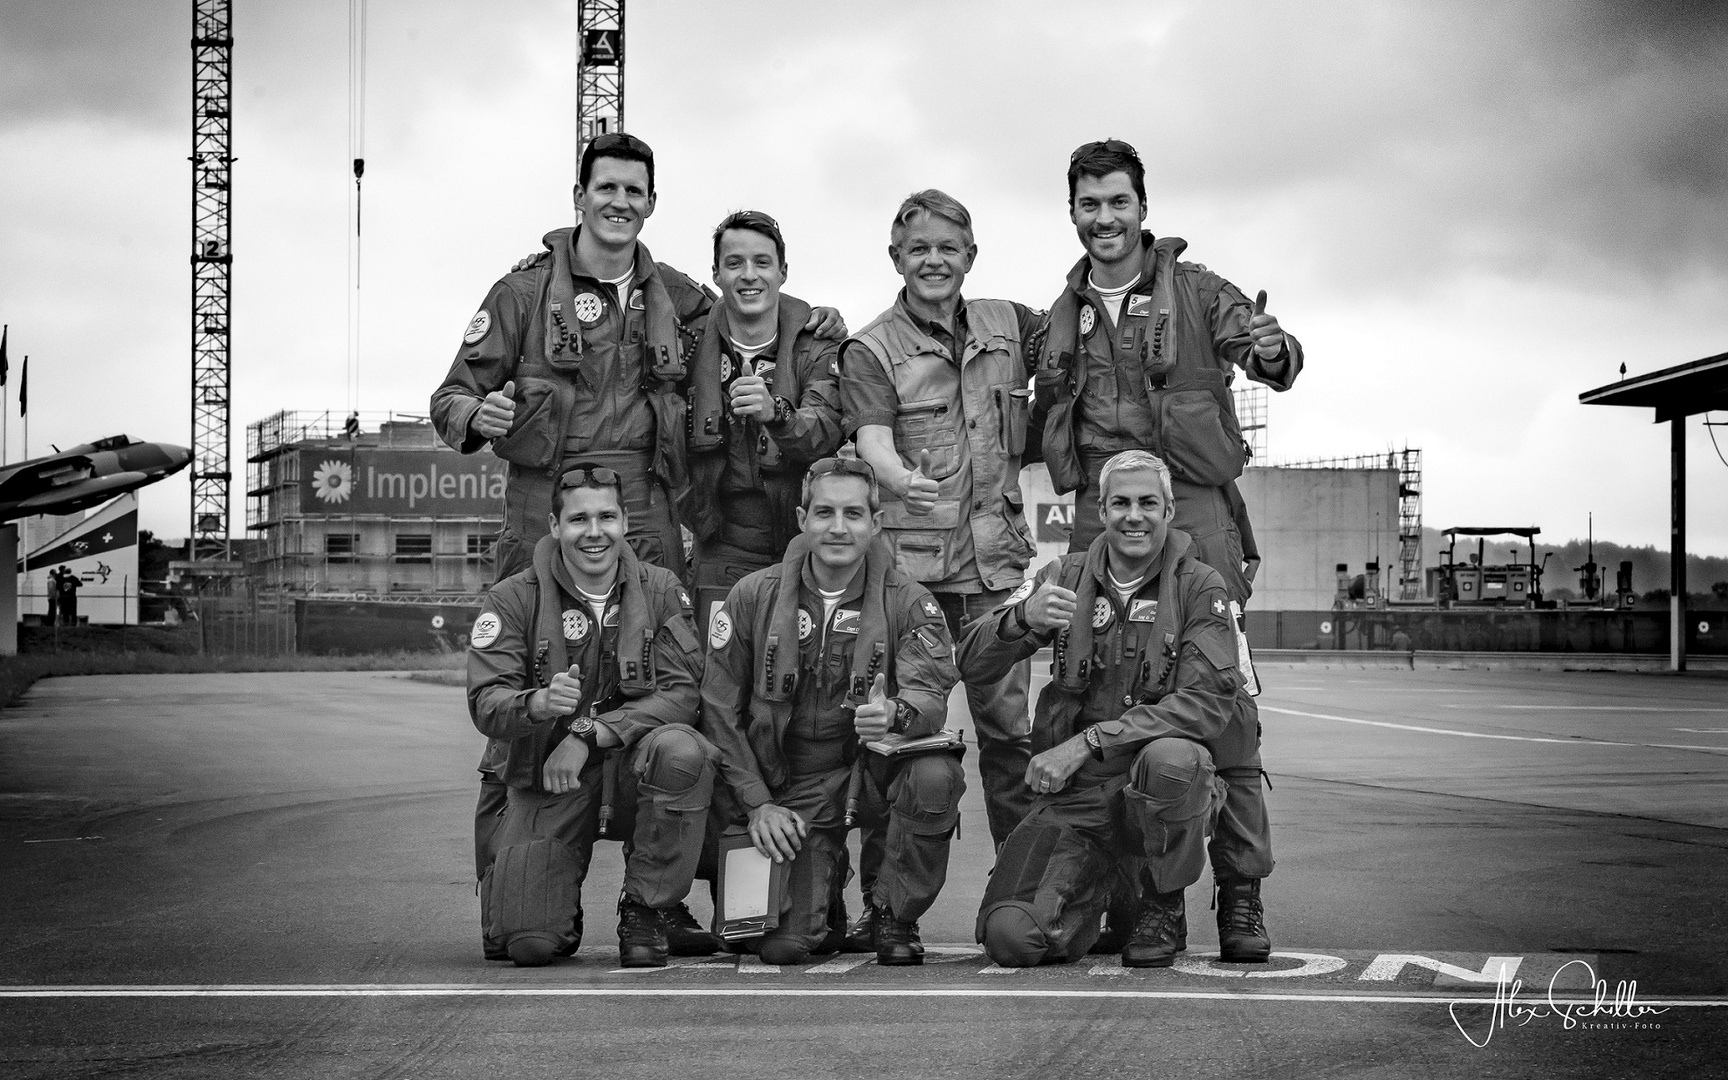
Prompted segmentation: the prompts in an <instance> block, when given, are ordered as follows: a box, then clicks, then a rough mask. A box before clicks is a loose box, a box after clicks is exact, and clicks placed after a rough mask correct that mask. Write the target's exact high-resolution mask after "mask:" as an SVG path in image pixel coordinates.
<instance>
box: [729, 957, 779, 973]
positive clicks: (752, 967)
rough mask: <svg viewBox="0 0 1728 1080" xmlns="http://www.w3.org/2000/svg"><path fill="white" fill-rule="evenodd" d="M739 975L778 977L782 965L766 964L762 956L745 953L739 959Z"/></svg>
mask: <svg viewBox="0 0 1728 1080" xmlns="http://www.w3.org/2000/svg"><path fill="white" fill-rule="evenodd" d="M738 974H740V975H778V974H780V965H778V964H764V963H763V962H762V958H761V957H760V956H752V955H750V954H749V953H745V954H744V955H743V956H740V957H739V958H738Z"/></svg>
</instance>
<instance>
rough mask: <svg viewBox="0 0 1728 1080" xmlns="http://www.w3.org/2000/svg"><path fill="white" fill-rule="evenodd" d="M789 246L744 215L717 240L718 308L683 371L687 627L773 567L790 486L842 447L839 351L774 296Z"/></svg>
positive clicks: (781, 547) (722, 228)
mask: <svg viewBox="0 0 1728 1080" xmlns="http://www.w3.org/2000/svg"><path fill="white" fill-rule="evenodd" d="M785 282H786V241H785V238H784V237H782V236H781V234H780V226H779V224H778V223H776V222H775V221H774V219H773V218H771V217H769V216H768V215H767V214H764V213H762V212H761V211H758V210H741V211H739V212H738V213H735V214H731V215H729V216H727V218H726V219H725V220H724V221H722V222H720V225H719V227H718V228H716V229H715V230H714V284H715V285H716V286H718V287H719V289H720V303H719V304H716V305H715V306H714V308H713V310H712V311H710V312H709V313H708V315H707V317H706V319H705V320H704V325H703V326H702V328H701V332H700V334H699V336H698V338H697V345H696V353H695V355H694V356H693V357H692V359H691V361H690V377H689V399H690V440H689V452H690V484H689V487H688V488H687V489H686V494H685V496H684V499H683V500H682V502H681V504H680V509H681V510H682V512H683V517H684V523H685V524H686V525H687V526H688V527H689V528H690V531H691V532H692V533H693V534H694V535H695V537H696V552H695V554H696V558H695V567H694V571H693V572H694V579H693V581H692V588H691V591H692V592H694V593H695V596H696V619H697V623H698V625H699V627H701V628H702V629H703V630H704V631H706V629H707V620H708V616H709V613H710V612H712V611H713V609H714V608H715V607H716V606H718V605H719V604H720V602H721V601H723V600H725V599H726V593H727V592H728V591H729V590H730V589H731V588H732V586H733V585H735V584H737V583H738V581H739V580H740V579H742V578H743V577H744V575H745V574H748V573H750V572H752V571H755V570H763V569H766V568H768V567H769V566H772V565H774V564H775V563H777V562H779V561H780V558H781V556H782V555H784V554H785V553H786V546H787V545H788V544H790V543H791V542H792V538H793V537H794V536H796V535H798V521H797V513H798V501H799V482H800V480H801V479H802V477H803V475H804V470H805V469H806V468H808V467H809V465H810V463H811V462H813V461H816V460H817V459H819V458H822V457H824V456H826V455H828V454H831V453H833V452H834V450H835V449H836V448H837V447H838V446H839V445H840V441H841V432H840V387H839V382H840V379H839V363H838V359H837V358H838V355H839V351H840V350H839V343H838V342H835V341H824V340H822V339H819V338H817V337H816V335H815V334H814V333H813V332H812V331H810V330H807V329H804V327H805V324H806V323H807V322H808V321H809V319H810V314H811V309H810V306H809V305H808V304H806V303H804V302H803V301H802V300H799V299H797V298H796V297H793V296H788V295H786V294H784V293H782V292H781V291H780V287H781V286H782V285H783V284H785Z"/></svg>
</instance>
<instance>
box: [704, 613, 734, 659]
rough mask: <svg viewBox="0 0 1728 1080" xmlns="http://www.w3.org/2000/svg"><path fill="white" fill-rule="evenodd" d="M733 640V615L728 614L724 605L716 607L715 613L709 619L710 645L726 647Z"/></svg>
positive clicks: (714, 647)
mask: <svg viewBox="0 0 1728 1080" xmlns="http://www.w3.org/2000/svg"><path fill="white" fill-rule="evenodd" d="M731 641H732V616H730V615H728V614H726V609H725V608H724V607H718V608H715V609H714V615H713V617H712V618H710V619H709V620H708V647H709V648H710V649H724V648H725V647H726V646H727V645H728V644H730V643H731Z"/></svg>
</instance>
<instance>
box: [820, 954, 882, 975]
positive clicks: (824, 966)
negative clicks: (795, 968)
mask: <svg viewBox="0 0 1728 1080" xmlns="http://www.w3.org/2000/svg"><path fill="white" fill-rule="evenodd" d="M875 962H876V954H875V953H841V954H839V955H838V956H836V957H834V959H832V960H827V961H824V962H822V963H820V964H817V965H816V966H815V967H813V968H806V969H804V973H805V974H806V975H844V974H846V973H847V972H848V971H851V970H852V969H853V968H855V967H863V966H864V965H865V964H874V963H875Z"/></svg>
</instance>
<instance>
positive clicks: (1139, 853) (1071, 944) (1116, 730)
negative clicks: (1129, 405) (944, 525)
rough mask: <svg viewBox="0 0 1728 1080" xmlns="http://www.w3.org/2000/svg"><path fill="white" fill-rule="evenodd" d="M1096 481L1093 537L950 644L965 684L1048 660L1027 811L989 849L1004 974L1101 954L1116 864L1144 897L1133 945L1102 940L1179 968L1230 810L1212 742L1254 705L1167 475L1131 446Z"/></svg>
mask: <svg viewBox="0 0 1728 1080" xmlns="http://www.w3.org/2000/svg"><path fill="white" fill-rule="evenodd" d="M1099 486H1100V488H1101V490H1102V496H1101V498H1100V502H1101V509H1100V510H1099V511H1098V513H1100V515H1101V516H1102V521H1101V522H1100V524H1101V525H1102V526H1103V530H1104V531H1103V532H1102V534H1100V535H1099V536H1098V537H1097V538H1096V539H1095V540H1093V541H1092V544H1091V546H1090V547H1089V548H1088V549H1087V550H1086V551H1084V552H1070V553H1069V554H1067V555H1064V556H1063V557H1062V558H1061V559H1060V560H1058V561H1055V562H1051V563H1049V564H1048V565H1046V566H1045V567H1044V568H1043V569H1042V570H1040V571H1038V575H1037V577H1036V578H1034V579H1033V580H1032V581H1029V582H1027V583H1026V584H1024V585H1022V586H1021V587H1020V588H1019V589H1017V590H1015V591H1014V593H1013V595H1012V596H1010V597H1009V598H1008V601H1007V603H1006V604H1004V605H1003V606H1001V607H999V608H997V609H996V610H995V611H993V612H991V613H990V615H988V616H986V617H985V618H983V619H980V620H978V621H977V622H976V623H974V624H973V626H972V629H971V631H970V632H969V633H968V634H967V635H966V638H965V640H964V641H962V642H961V644H960V660H959V664H960V671H961V673H962V674H963V675H964V676H965V677H966V678H968V679H976V680H980V681H987V680H990V679H999V678H1001V677H1003V676H1004V675H1005V674H1006V673H1007V672H1008V671H1009V670H1010V669H1012V668H1013V666H1014V665H1015V664H1017V663H1020V662H1022V661H1024V660H1025V659H1027V658H1028V657H1030V656H1032V655H1033V654H1034V653H1036V652H1038V651H1039V650H1040V649H1044V648H1050V649H1052V650H1053V662H1052V664H1051V671H1052V672H1053V677H1052V679H1051V681H1050V683H1049V685H1047V686H1045V687H1044V689H1043V691H1042V692H1040V694H1039V695H1038V712H1037V718H1036V720H1035V721H1034V722H1033V726H1032V747H1033V749H1034V750H1035V751H1036V752H1037V753H1036V756H1035V757H1033V758H1032V762H1031V764H1030V765H1028V766H1027V768H1026V776H1025V780H1024V783H1025V785H1026V786H1027V788H1029V789H1030V791H1031V793H1032V796H1033V798H1034V800H1035V801H1034V802H1033V803H1032V809H1031V811H1030V812H1029V813H1028V814H1027V815H1026V818H1025V820H1023V821H1022V822H1021V823H1020V825H1019V827H1018V828H1016V829H1015V830H1014V833H1013V835H1012V836H1010V837H1009V838H1008V842H1007V843H1006V844H1004V845H1003V846H1002V850H1001V851H1000V852H999V853H998V854H997V858H996V869H995V871H994V872H993V873H992V875H991V878H990V883H989V885H988V887H987V888H986V889H985V893H984V901H983V905H982V907H981V908H980V910H979V913H978V936H979V940H980V942H981V943H982V944H983V945H984V951H985V952H986V953H987V954H988V955H989V957H990V959H992V960H994V961H995V962H996V963H998V964H1001V965H1002V966H1004V967H1030V966H1033V965H1037V964H1043V963H1067V962H1071V961H1074V960H1078V959H1080V958H1081V957H1083V956H1085V955H1086V954H1087V953H1088V952H1092V951H1101V949H1102V946H1099V920H1100V917H1101V916H1102V915H1103V914H1104V913H1105V912H1106V910H1107V909H1108V908H1109V907H1110V905H1111V901H1112V895H1113V892H1117V891H1119V890H1113V888H1112V885H1113V881H1114V879H1115V877H1116V875H1117V873H1118V872H1120V871H1119V868H1123V867H1128V868H1135V869H1136V870H1137V872H1136V874H1135V876H1136V877H1137V878H1138V881H1137V885H1138V892H1139V901H1138V904H1137V905H1136V910H1135V911H1134V912H1133V917H1132V930H1131V932H1130V933H1129V934H1128V935H1127V936H1126V937H1127V939H1126V940H1125V941H1118V942H1112V943H1111V946H1110V947H1111V948H1112V949H1113V950H1114V949H1120V951H1121V953H1122V964H1123V966H1125V967H1169V966H1170V965H1171V964H1173V963H1175V960H1176V954H1177V953H1180V952H1182V951H1183V950H1184V949H1186V948H1187V946H1188V921H1187V914H1186V907H1185V903H1184V893H1185V891H1186V890H1187V888H1188V886H1190V885H1192V884H1194V883H1195V882H1196V881H1198V880H1200V875H1201V872H1202V871H1203V870H1204V869H1205V866H1206V837H1207V836H1208V835H1209V834H1210V833H1211V832H1212V830H1213V827H1214V823H1215V822H1216V820H1217V816H1218V813H1219V810H1220V809H1221V808H1222V807H1223V805H1224V797H1225V796H1224V789H1225V784H1224V781H1223V779H1221V778H1220V777H1218V775H1217V771H1216V769H1215V767H1214V764H1213V751H1212V749H1211V747H1212V746H1214V745H1216V744H1217V743H1218V742H1219V741H1220V740H1222V739H1224V738H1225V737H1226V733H1227V731H1228V730H1229V728H1230V727H1231V725H1232V722H1233V720H1232V717H1233V714H1234V713H1236V712H1238V711H1239V710H1240V708H1241V705H1242V703H1243V702H1245V701H1247V700H1248V698H1247V695H1246V694H1244V693H1242V692H1241V691H1242V687H1243V675H1242V672H1241V671H1240V670H1239V669H1238V666H1237V664H1238V657H1237V651H1236V627H1235V625H1234V624H1233V622H1232V621H1231V618H1230V606H1229V602H1228V600H1227V599H1226V597H1227V595H1228V594H1227V593H1226V591H1225V588H1224V582H1223V579H1222V578H1221V577H1220V576H1219V575H1218V572H1217V571H1216V570H1214V569H1212V568H1211V567H1209V566H1207V565H1206V564H1204V563H1202V562H1199V561H1197V560H1196V559H1195V558H1194V553H1193V545H1192V543H1191V542H1190V541H1189V538H1188V536H1187V534H1186V533H1184V532H1182V531H1181V530H1179V529H1175V528H1172V527H1171V524H1170V522H1171V518H1172V517H1173V516H1174V514H1175V509H1174V506H1173V505H1172V499H1171V493H1170V474H1169V470H1168V469H1167V468H1166V467H1165V465H1164V463H1163V462H1162V461H1160V460H1159V459H1158V458H1157V457H1155V456H1154V455H1152V454H1149V453H1147V452H1146V451H1144V450H1129V451H1125V452H1123V453H1120V454H1117V455H1115V456H1113V457H1112V458H1111V459H1110V460H1109V462H1108V463H1107V464H1105V466H1104V468H1103V469H1102V471H1101V473H1100V477H1099ZM1123 921H1128V920H1126V919H1125V920H1123ZM1112 929H1117V930H1120V929H1121V928H1120V927H1118V926H1117V925H1116V923H1115V920H1114V918H1113V920H1112ZM1095 946H1097V947H1095ZM1260 959H1262V960H1264V959H1265V957H1261V958H1260Z"/></svg>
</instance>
